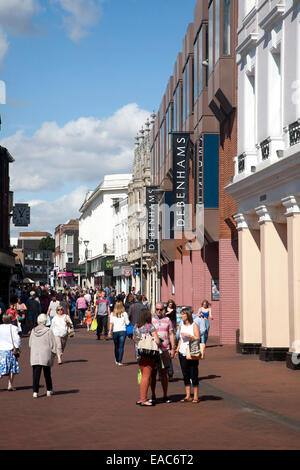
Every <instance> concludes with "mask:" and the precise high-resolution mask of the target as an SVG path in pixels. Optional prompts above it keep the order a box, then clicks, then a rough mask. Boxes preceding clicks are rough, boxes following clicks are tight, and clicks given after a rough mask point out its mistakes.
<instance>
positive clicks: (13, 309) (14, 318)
mask: <svg viewBox="0 0 300 470" xmlns="http://www.w3.org/2000/svg"><path fill="white" fill-rule="evenodd" d="M6 313H7V315H11V320H12V321H11V323H12V324H13V325H15V326H18V322H17V318H18V312H17V310H16V307H15V305H14V304H10V307H9V309H8V310H6Z"/></svg>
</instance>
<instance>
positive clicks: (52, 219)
mask: <svg viewBox="0 0 300 470" xmlns="http://www.w3.org/2000/svg"><path fill="white" fill-rule="evenodd" d="M87 190H88V188H87V187H86V186H79V187H78V188H76V189H74V190H73V191H72V192H71V193H70V194H66V195H64V196H62V197H60V198H58V199H55V200H54V201H41V200H35V201H29V203H28V204H29V205H30V208H31V209H30V210H31V214H30V226H29V227H28V229H27V228H22V229H21V231H23V232H24V231H26V230H28V231H31V232H34V231H43V232H44V231H45V232H50V233H54V230H55V227H57V226H58V225H59V224H63V223H66V222H67V221H69V220H70V219H73V218H77V217H79V216H80V213H79V208H80V207H81V205H82V203H83V202H84V199H85V195H86V193H87ZM19 232H20V229H19V228H17V227H14V226H12V227H11V237H17V236H18V234H19Z"/></svg>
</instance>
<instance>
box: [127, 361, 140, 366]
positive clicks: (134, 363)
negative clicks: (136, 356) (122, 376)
mask: <svg viewBox="0 0 300 470" xmlns="http://www.w3.org/2000/svg"><path fill="white" fill-rule="evenodd" d="M133 365H134V366H137V365H138V363H137V362H136V361H135V362H124V366H133Z"/></svg>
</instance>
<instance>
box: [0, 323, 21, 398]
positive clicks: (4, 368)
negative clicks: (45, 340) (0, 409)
mask: <svg viewBox="0 0 300 470" xmlns="http://www.w3.org/2000/svg"><path fill="white" fill-rule="evenodd" d="M2 320H3V324H2V325H0V377H2V376H4V375H6V376H8V388H7V390H9V391H13V390H16V389H15V388H14V387H13V381H14V376H15V374H19V372H20V368H19V363H18V357H19V356H20V346H21V338H20V336H19V334H18V328H17V327H16V326H15V325H12V317H11V315H9V314H4V315H3V317H2Z"/></svg>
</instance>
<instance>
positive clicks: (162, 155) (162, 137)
mask: <svg viewBox="0 0 300 470" xmlns="http://www.w3.org/2000/svg"><path fill="white" fill-rule="evenodd" d="M165 125H166V120H165V119H164V120H163V122H162V125H161V126H160V131H159V133H160V168H161V167H162V166H163V164H164V159H165Z"/></svg>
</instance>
